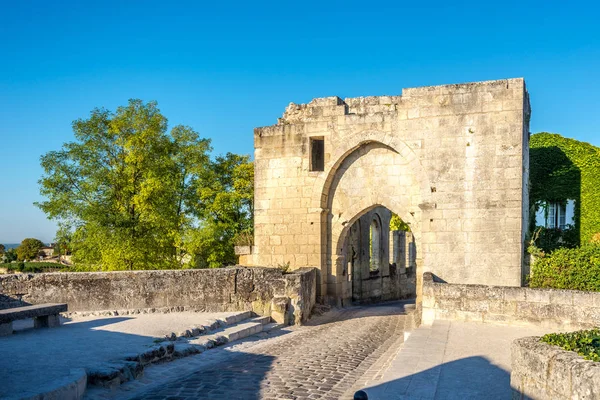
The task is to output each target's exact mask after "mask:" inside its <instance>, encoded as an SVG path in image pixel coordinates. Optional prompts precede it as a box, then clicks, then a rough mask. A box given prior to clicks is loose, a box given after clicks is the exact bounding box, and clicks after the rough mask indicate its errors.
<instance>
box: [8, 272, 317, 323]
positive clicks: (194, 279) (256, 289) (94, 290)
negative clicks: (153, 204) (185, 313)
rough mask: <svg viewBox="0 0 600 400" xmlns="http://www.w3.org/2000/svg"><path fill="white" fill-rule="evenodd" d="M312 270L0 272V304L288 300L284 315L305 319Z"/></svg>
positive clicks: (104, 306)
mask: <svg viewBox="0 0 600 400" xmlns="http://www.w3.org/2000/svg"><path fill="white" fill-rule="evenodd" d="M315 295H316V269H314V268H303V269H300V270H296V271H293V272H292V273H289V274H283V273H282V272H281V271H280V270H278V269H276V268H243V267H232V268H220V269H185V270H149V271H118V272H73V273H62V272H56V273H43V274H12V275H0V309H4V308H11V307H17V306H21V305H26V304H41V303H67V304H68V305H69V312H74V311H75V312H77V311H82V312H83V311H100V310H139V311H140V312H153V311H156V310H167V311H168V310H195V311H246V310H251V311H254V312H256V313H257V314H260V315H270V314H271V307H272V303H273V299H275V298H288V299H289V304H290V307H289V312H290V314H291V315H290V318H289V320H293V321H295V322H296V323H301V322H303V321H306V319H308V317H309V316H310V311H311V309H312V307H313V306H314V304H315Z"/></svg>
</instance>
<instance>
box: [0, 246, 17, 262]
mask: <svg viewBox="0 0 600 400" xmlns="http://www.w3.org/2000/svg"><path fill="white" fill-rule="evenodd" d="M3 257H4V262H5V263H11V262H13V261H17V250H16V249H8V250H6V251H5V252H4V256H3Z"/></svg>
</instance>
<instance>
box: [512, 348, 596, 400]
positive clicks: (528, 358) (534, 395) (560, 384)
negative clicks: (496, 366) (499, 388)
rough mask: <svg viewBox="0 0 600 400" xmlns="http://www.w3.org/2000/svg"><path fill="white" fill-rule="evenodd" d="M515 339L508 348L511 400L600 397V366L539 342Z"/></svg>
mask: <svg viewBox="0 0 600 400" xmlns="http://www.w3.org/2000/svg"><path fill="white" fill-rule="evenodd" d="M539 339H540V338H539V337H526V338H521V339H517V340H515V341H514V342H513V344H512V347H511V364H512V368H511V374H510V385H511V388H512V398H513V399H536V400H546V399H548V400H560V399H564V400H567V399H597V398H600V363H597V362H592V361H586V360H584V359H583V357H581V356H579V355H577V354H576V353H574V352H572V351H566V350H563V349H561V348H560V347H558V346H551V345H549V344H547V343H542V342H540V341H539Z"/></svg>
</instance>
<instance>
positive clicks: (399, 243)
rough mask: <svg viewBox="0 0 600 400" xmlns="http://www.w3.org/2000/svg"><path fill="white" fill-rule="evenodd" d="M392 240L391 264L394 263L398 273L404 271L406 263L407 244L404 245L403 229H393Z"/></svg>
mask: <svg viewBox="0 0 600 400" xmlns="http://www.w3.org/2000/svg"><path fill="white" fill-rule="evenodd" d="M392 242H393V246H394V247H393V256H392V260H393V261H392V264H396V271H397V272H398V274H405V273H406V265H407V259H408V257H407V245H406V232H404V231H393V232H392Z"/></svg>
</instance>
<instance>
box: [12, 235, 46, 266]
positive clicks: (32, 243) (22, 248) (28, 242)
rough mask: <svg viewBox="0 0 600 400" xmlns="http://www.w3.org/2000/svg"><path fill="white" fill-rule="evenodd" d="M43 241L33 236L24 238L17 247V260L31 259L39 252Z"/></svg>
mask: <svg viewBox="0 0 600 400" xmlns="http://www.w3.org/2000/svg"><path fill="white" fill-rule="evenodd" d="M42 247H44V243H42V241H41V240H38V239H34V238H27V239H24V240H23V241H22V242H21V244H20V245H19V247H17V258H18V260H19V261H24V260H33V259H35V258H36V257H37V256H38V254H39V253H40V250H41V248H42Z"/></svg>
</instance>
